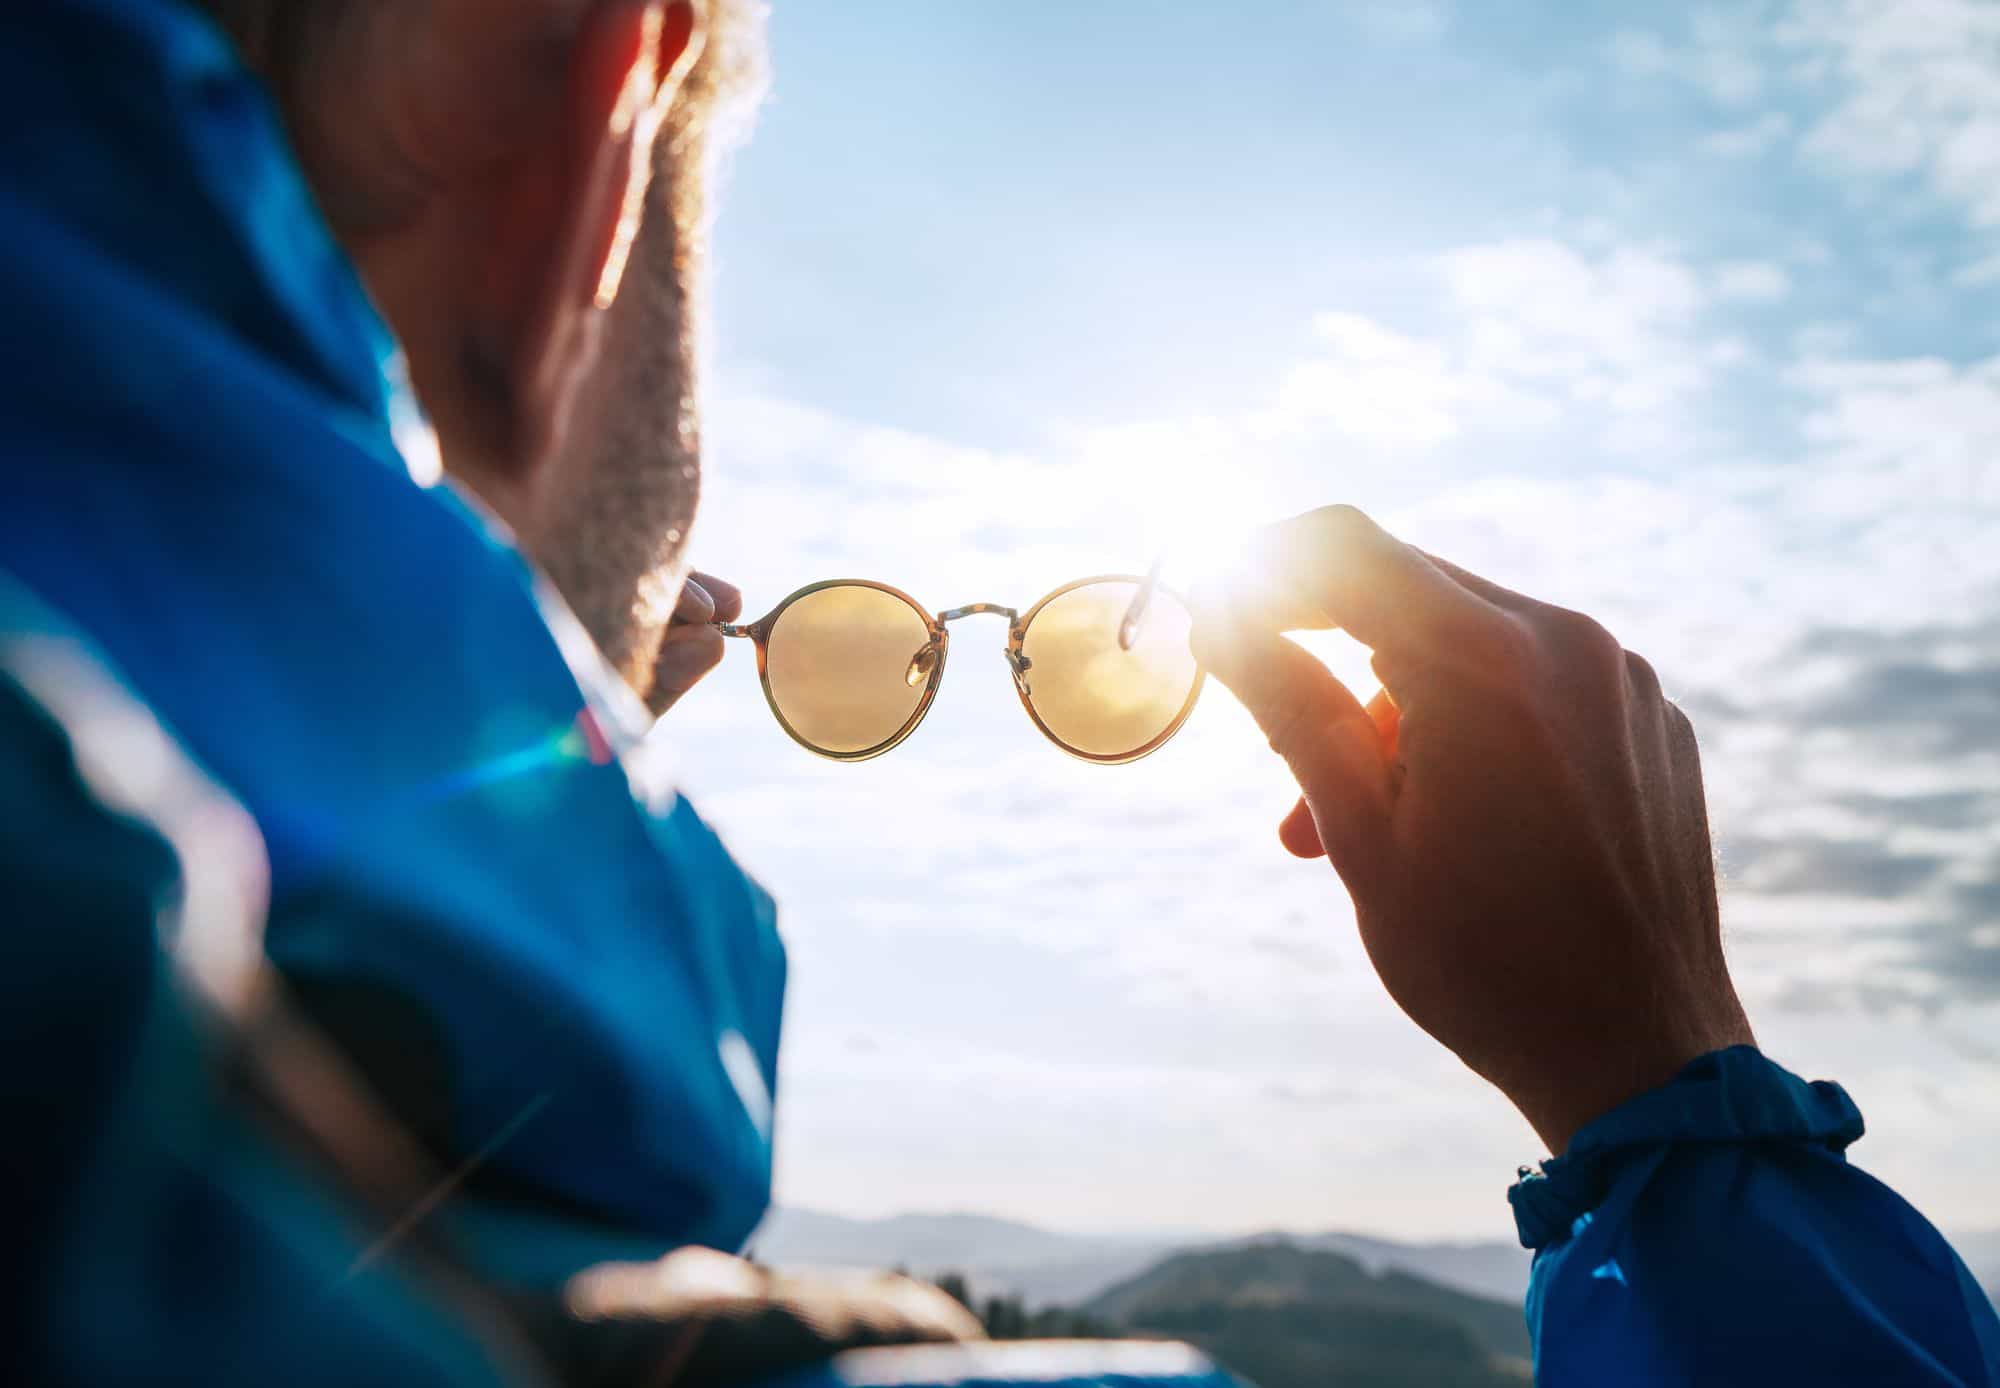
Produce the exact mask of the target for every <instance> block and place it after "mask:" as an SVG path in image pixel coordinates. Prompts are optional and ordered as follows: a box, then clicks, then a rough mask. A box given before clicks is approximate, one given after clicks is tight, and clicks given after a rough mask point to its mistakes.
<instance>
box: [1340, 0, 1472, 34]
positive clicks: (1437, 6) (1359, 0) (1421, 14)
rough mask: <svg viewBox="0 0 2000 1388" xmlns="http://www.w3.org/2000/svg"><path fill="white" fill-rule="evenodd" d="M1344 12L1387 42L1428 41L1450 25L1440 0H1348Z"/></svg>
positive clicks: (1449, 17)
mask: <svg viewBox="0 0 2000 1388" xmlns="http://www.w3.org/2000/svg"><path fill="white" fill-rule="evenodd" d="M1347 13H1349V14H1350V15H1351V16H1352V17H1353V19H1354V21H1355V23H1357V24H1359V25H1360V26H1361V27H1362V28H1363V29H1365V30H1366V31H1367V32H1369V33H1370V34H1373V35H1374V36H1375V37H1377V38H1380V39H1384V40H1387V41H1388V42H1390V43H1432V42H1435V41H1436V40H1438V39H1439V38H1442V37H1443V36H1444V33H1445V31H1446V30H1447V29H1448V28H1449V27H1450V25H1451V15H1450V12H1449V11H1448V10H1447V9H1446V8H1445V6H1444V4H1443V3H1441V0H1348V9H1347Z"/></svg>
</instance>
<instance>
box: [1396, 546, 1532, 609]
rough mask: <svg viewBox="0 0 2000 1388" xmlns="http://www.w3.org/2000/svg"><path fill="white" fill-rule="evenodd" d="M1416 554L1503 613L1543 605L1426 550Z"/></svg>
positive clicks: (1524, 594)
mask: <svg viewBox="0 0 2000 1388" xmlns="http://www.w3.org/2000/svg"><path fill="white" fill-rule="evenodd" d="M1417 553H1419V554H1421V555H1423V556H1424V558H1426V559H1428V560H1429V561H1430V562H1431V563H1432V565H1433V566H1435V567H1436V569H1437V570H1438V572H1439V573H1441V574H1443V575H1444V576H1445V577H1447V578H1449V579H1450V580H1451V581H1452V582H1454V583H1456V584H1457V585H1458V586H1459V587H1461V588H1463V589H1465V590H1466V591H1467V592H1470V593H1474V594H1476V595H1478V596H1479V597H1482V598H1484V599H1485V600H1486V601H1487V602H1490V603H1492V604H1493V605H1494V606H1495V607H1498V608H1500V609H1502V610H1503V611H1508V612H1527V611H1532V610H1533V609H1535V608H1537V607H1540V606H1542V605H1543V604H1541V603H1539V602H1537V601H1536V600H1535V599H1533V598H1531V597H1529V596H1528V595H1527V594H1526V593H1517V592H1515V591H1514V590H1513V589H1512V588H1502V587H1501V586H1500V585H1499V584H1497V583H1495V582H1494V581H1493V580H1492V579H1490V578H1482V577H1481V576H1480V575H1478V574H1476V573H1474V572H1472V570H1470V569H1465V568H1460V567H1459V566H1458V565H1457V564H1454V563H1452V562H1451V561H1450V560H1449V559H1440V558H1438V557H1437V556H1436V555H1435V554H1432V553H1431V552H1430V551H1429V550H1427V549H1420V550H1418V551H1417Z"/></svg>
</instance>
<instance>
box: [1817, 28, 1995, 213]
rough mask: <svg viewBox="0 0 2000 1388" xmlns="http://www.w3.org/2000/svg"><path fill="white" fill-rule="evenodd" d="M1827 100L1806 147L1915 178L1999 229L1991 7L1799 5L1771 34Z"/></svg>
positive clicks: (1834, 159) (1836, 160) (1864, 168)
mask: <svg viewBox="0 0 2000 1388" xmlns="http://www.w3.org/2000/svg"><path fill="white" fill-rule="evenodd" d="M1780 34H1781V37H1782V39H1783V41H1784V42H1785V43H1786V44H1787V45H1789V46H1790V47H1791V48H1792V49H1794V50H1795V51H1796V52H1797V53H1799V54H1800V55H1802V57H1803V58H1804V60H1805V62H1806V65H1807V68H1806V70H1807V72H1808V74H1809V75H1818V76H1821V77H1823V78H1827V79H1831V81H1832V82H1833V83H1834V84H1835V90H1836V93H1837V95H1836V99H1835V102H1834V105H1833V107H1832V109H1830V110H1829V111H1828V112H1827V113H1826V114H1825V115H1824V116H1823V117H1822V118H1821V119H1820V120H1819V121H1818V123H1817V124H1815V125H1814V127H1813V128H1812V130H1811V131H1810V132H1809V133H1808V135H1807V138H1806V148H1807V149H1808V150H1809V151H1810V152H1811V153H1813V154H1814V155H1816V156H1818V157H1819V158H1821V159H1824V160H1826V161H1829V162H1831V163H1833V164H1835V165H1837V166H1839V167H1843V168H1848V169H1852V170H1855V171H1858V172H1862V173H1868V174H1919V175H1921V176H1923V177H1924V178H1925V179H1927V180H1928V181H1929V183H1930V184H1931V186H1932V187H1933V188H1934V189H1935V190H1936V191H1937V192H1938V193H1939V194H1941V195H1942V196H1944V197H1946V198H1948V199H1950V200H1952V201H1954V202H1956V203H1959V204H1960V205H1962V206H1963V207H1965V208H1966V210H1967V211H1968V212H1969V213H1970V214H1971V216H1972V218H1973V220H1974V221H1975V222H1976V223H1978V224H1981V225H1985V226H2000V7H1996V6H1993V5H1991V4H1987V3H1983V2H1982V0H1800V3H1798V4H1797V5H1796V6H1795V7H1794V9H1793V11H1792V13H1791V15H1790V16H1789V18H1788V19H1787V21H1786V23H1785V24H1784V25H1783V26H1782V27H1781V29H1780Z"/></svg>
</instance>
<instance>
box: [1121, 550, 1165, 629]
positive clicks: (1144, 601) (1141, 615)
mask: <svg viewBox="0 0 2000 1388" xmlns="http://www.w3.org/2000/svg"><path fill="white" fill-rule="evenodd" d="M1166 559H1167V556H1166V555H1164V554H1162V555H1158V556H1156V557H1155V558H1154V560H1153V567H1152V568H1150V569H1148V570H1146V581H1145V582H1144V583H1142V584H1140V585H1139V591H1138V592H1136V593H1134V594H1133V595H1132V604H1131V606H1129V607H1127V608H1126V609H1125V618H1124V620H1123V621H1121V622H1119V623H1118V649H1119V650H1121V651H1129V650H1131V649H1132V643H1133V642H1134V641H1136V640H1138V639H1139V623H1140V622H1142V621H1144V620H1145V617H1146V609H1147V608H1148V607H1150V606H1152V603H1153V590H1154V589H1155V588H1158V587H1159V586H1160V566H1161V565H1162V564H1164V563H1165V562H1166Z"/></svg>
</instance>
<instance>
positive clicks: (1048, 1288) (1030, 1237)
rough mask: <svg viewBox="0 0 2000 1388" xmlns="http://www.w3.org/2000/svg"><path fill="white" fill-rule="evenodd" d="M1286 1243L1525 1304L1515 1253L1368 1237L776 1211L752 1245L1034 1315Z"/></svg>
mask: <svg viewBox="0 0 2000 1388" xmlns="http://www.w3.org/2000/svg"><path fill="white" fill-rule="evenodd" d="M1273 1238H1286V1239H1290V1240H1292V1241H1293V1242H1296V1243H1297V1244H1299V1245H1300V1246H1302V1247H1306V1248H1320V1249H1326V1250H1328V1251H1331V1252H1336V1253H1344V1254H1347V1255H1348V1256H1349V1257H1352V1258H1354V1259H1356V1260H1357V1261H1359V1262H1360V1263H1361V1264H1362V1265H1363V1266H1364V1267H1366V1268H1368V1269H1370V1270H1382V1269H1395V1270H1398V1271H1402V1272H1407V1273H1411V1274H1414V1275H1415V1276H1418V1277H1422V1278H1426V1279H1427V1280H1429V1281H1432V1282H1437V1283H1441V1284H1442V1285H1444V1286H1447V1287H1452V1288H1456V1289H1457V1290H1459V1291H1462V1292H1471V1293H1474V1294H1476V1295H1481V1296H1487V1297H1495V1298H1498V1299H1500V1300H1503V1301H1512V1302H1514V1303H1515V1304H1516V1305H1518V1304H1519V1302H1520V1299H1521V1297H1522V1296H1523V1295H1524V1294H1525V1293H1526V1292H1527V1288H1528V1255H1527V1252H1526V1251H1525V1250H1524V1249H1522V1248H1521V1247H1520V1246H1519V1245H1518V1244H1515V1243H1500V1242H1497V1241H1495V1242H1466V1243H1399V1242H1396V1241H1394V1240H1390V1239H1379V1238H1371V1237H1368V1236H1366V1235H1361V1234H1348V1233H1326V1234H1308V1235H1294V1234H1288V1233H1282V1232H1279V1231H1273V1232H1271V1233H1269V1234H1259V1235H1253V1236H1249V1237H1247V1238H1243V1237H1239V1238H1230V1239H1217V1238H1216V1237H1215V1236H1214V1235H1212V1234H1208V1235H1205V1234H1185V1233H1183V1234H1176V1233H1172V1232H1161V1233H1157V1234H1133V1235H1116V1234H1066V1233H1058V1232H1055V1231H1052V1230H1048V1229H1041V1228H1037V1227H1036V1226H1034V1225H1031V1224H1023V1223H1019V1222H1017V1221H1014V1220H1006V1219H995V1218H992V1217H990V1216H987V1215H974V1214H906V1215H895V1216H892V1217H889V1218H886V1219H849V1218H846V1217H843V1216H840V1215H828V1214H820V1213H818V1212H816V1211H812V1210H798V1209H778V1210H774V1211H772V1213H771V1215H770V1217H769V1218H768V1219H767V1220H766V1221H765V1223H764V1227H763V1228H761V1229H759V1230H758V1231H757V1237H756V1238H755V1239H754V1240H753V1241H752V1247H753V1249H754V1251H755V1252H756V1255H757V1256H758V1257H760V1258H762V1259H764V1260H765V1261H766V1262H771V1263H778V1264H787V1265H791V1266H843V1267H885V1268H886V1267H902V1268H907V1269H909V1270H910V1271H912V1272H916V1273H920V1274H924V1275H929V1276H936V1275H937V1274H940V1273H944V1272H962V1273H964V1274H965V1275H966V1276H967V1277H968V1278H970V1279H971V1281H972V1283H973V1284H974V1286H975V1287H976V1288H977V1289H978V1290H979V1292H980V1293H981V1294H982V1295H986V1294H992V1293H1006V1294H1010V1295H1014V1296H1019V1297H1020V1298H1022V1299H1023V1300H1024V1301H1025V1302H1027V1303H1028V1304H1029V1305H1030V1306H1050V1305H1062V1306H1067V1305H1075V1304H1077V1303H1080V1302H1083V1301H1087V1300H1089V1299H1090V1298H1091V1297H1094V1296H1096V1295H1097V1294H1098V1293H1099V1292H1101V1291H1103V1290H1104V1289H1105V1288H1107V1287H1110V1286H1112V1285H1113V1284H1115V1283H1118V1282H1122V1281H1124V1280H1125V1279H1126V1278H1129V1277H1132V1276H1135V1275H1136V1274H1138V1273H1140V1272H1142V1271H1144V1270H1145V1269H1146V1268H1148V1267H1150V1266H1152V1265H1153V1264H1154V1263H1156V1262H1158V1261H1159V1260H1160V1259H1161V1258H1163V1257H1165V1256H1166V1255H1167V1254H1169V1253H1173V1252H1177V1251H1180V1250H1183V1249H1189V1248H1232V1247H1238V1246H1241V1245H1243V1244H1245V1243H1257V1242H1266V1241H1269V1240H1270V1239H1273Z"/></svg>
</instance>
